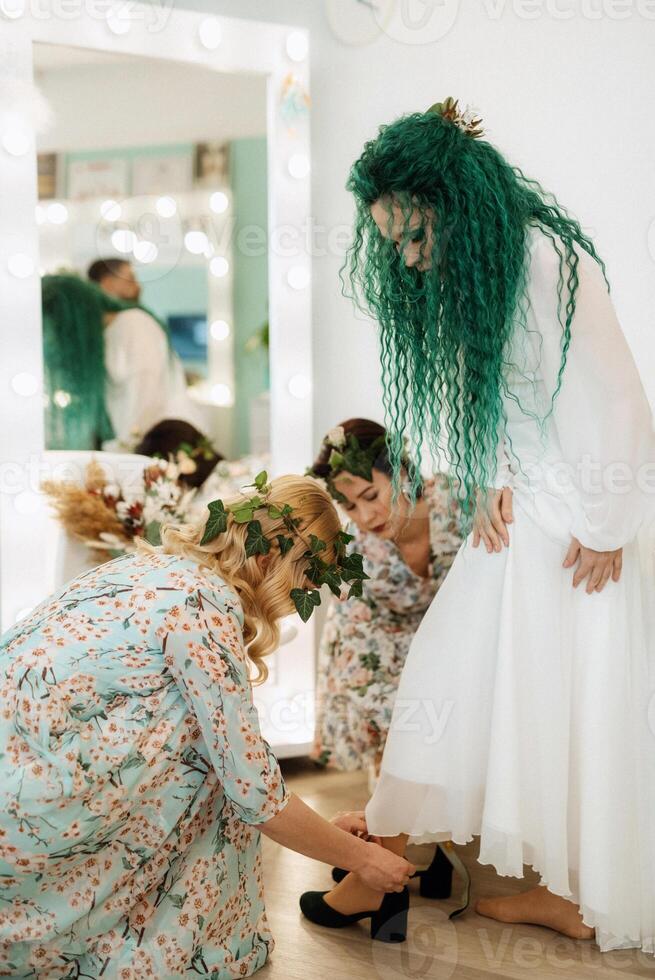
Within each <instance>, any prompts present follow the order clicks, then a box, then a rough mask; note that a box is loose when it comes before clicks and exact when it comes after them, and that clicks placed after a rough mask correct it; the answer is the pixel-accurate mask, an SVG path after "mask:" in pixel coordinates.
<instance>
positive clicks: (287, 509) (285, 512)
mask: <svg viewBox="0 0 655 980" xmlns="http://www.w3.org/2000/svg"><path fill="white" fill-rule="evenodd" d="M289 514H293V507H292V506H291V504H285V505H284V507H283V508H282V517H288V516H289Z"/></svg>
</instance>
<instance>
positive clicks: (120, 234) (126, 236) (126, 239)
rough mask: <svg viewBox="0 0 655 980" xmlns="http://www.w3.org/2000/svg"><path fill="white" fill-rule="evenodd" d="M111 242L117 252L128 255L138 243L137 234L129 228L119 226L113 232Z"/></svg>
mask: <svg viewBox="0 0 655 980" xmlns="http://www.w3.org/2000/svg"><path fill="white" fill-rule="evenodd" d="M111 243H112V245H113V246H114V248H115V249H116V251H117V252H121V253H122V254H123V255H128V254H129V253H130V252H132V251H133V250H134V246H135V245H136V243H137V241H136V235H135V234H134V232H133V231H130V230H129V228H117V229H116V231H112V233H111Z"/></svg>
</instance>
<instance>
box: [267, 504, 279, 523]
mask: <svg viewBox="0 0 655 980" xmlns="http://www.w3.org/2000/svg"><path fill="white" fill-rule="evenodd" d="M268 516H269V517H270V519H271V520H272V521H277V520H279V518H280V517H282V511H281V510H280V509H279V508H278V507H275V506H274V505H273V504H271V506H270V507H269V508H268Z"/></svg>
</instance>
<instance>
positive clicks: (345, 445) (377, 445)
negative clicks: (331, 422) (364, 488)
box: [305, 425, 386, 504]
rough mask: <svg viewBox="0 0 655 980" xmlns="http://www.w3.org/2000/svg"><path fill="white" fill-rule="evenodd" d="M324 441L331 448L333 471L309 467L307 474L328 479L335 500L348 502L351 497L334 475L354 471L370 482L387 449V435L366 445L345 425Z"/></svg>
mask: <svg viewBox="0 0 655 980" xmlns="http://www.w3.org/2000/svg"><path fill="white" fill-rule="evenodd" d="M323 445H324V446H326V447H327V448H328V449H330V450H331V452H330V455H329V458H328V466H329V467H330V472H329V474H328V475H327V476H321V475H320V474H319V473H317V472H316V470H315V469H314V468H313V467H311V466H310V467H309V468H308V469H307V470H305V473H306V475H307V476H313V477H314V478H316V479H319V480H321V479H322V480H325V483H326V485H327V488H328V491H329V492H330V495H331V496H332V497H333V498H334V500H336V501H338V503H340V504H347V503H348V501H347V500H346V498H345V497H344V495H343V494H342V493H340V492H339V491H338V490H337V488H336V486H335V485H334V478H335V477H336V476H338V475H339V473H343V472H346V473H352V475H353V476H361V478H362V479H363V480H367V481H368V482H369V483H371V481H372V480H373V466H374V464H375V462H376V460H378V459H379V458H380V456H381V455H382V454H383V453H384V452H385V451H386V437H385V436H383V435H381V436H378V437H377V439H374V440H373V442H372V443H371V444H370V446H367V447H366V448H362V447H361V446H360V444H359V439H358V438H357V436H356V435H354V434H353V433H352V432H351V433H349V435H346V432H345V429H344V427H343V426H342V425H338V426H337V427H336V428H334V429H330V431H329V432H328V434H327V435H326V437H325V439H324V440H323Z"/></svg>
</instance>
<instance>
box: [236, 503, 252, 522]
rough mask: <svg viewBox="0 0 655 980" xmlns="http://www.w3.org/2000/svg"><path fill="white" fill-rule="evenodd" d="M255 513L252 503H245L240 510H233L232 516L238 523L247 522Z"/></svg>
mask: <svg viewBox="0 0 655 980" xmlns="http://www.w3.org/2000/svg"><path fill="white" fill-rule="evenodd" d="M254 513H255V508H254V507H252V506H251V505H250V504H244V505H243V506H241V507H240V508H239V509H238V510H233V511H232V517H233V518H234V520H235V522H236V523H237V524H247V523H248V522H249V521H252V519H253V515H254Z"/></svg>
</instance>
